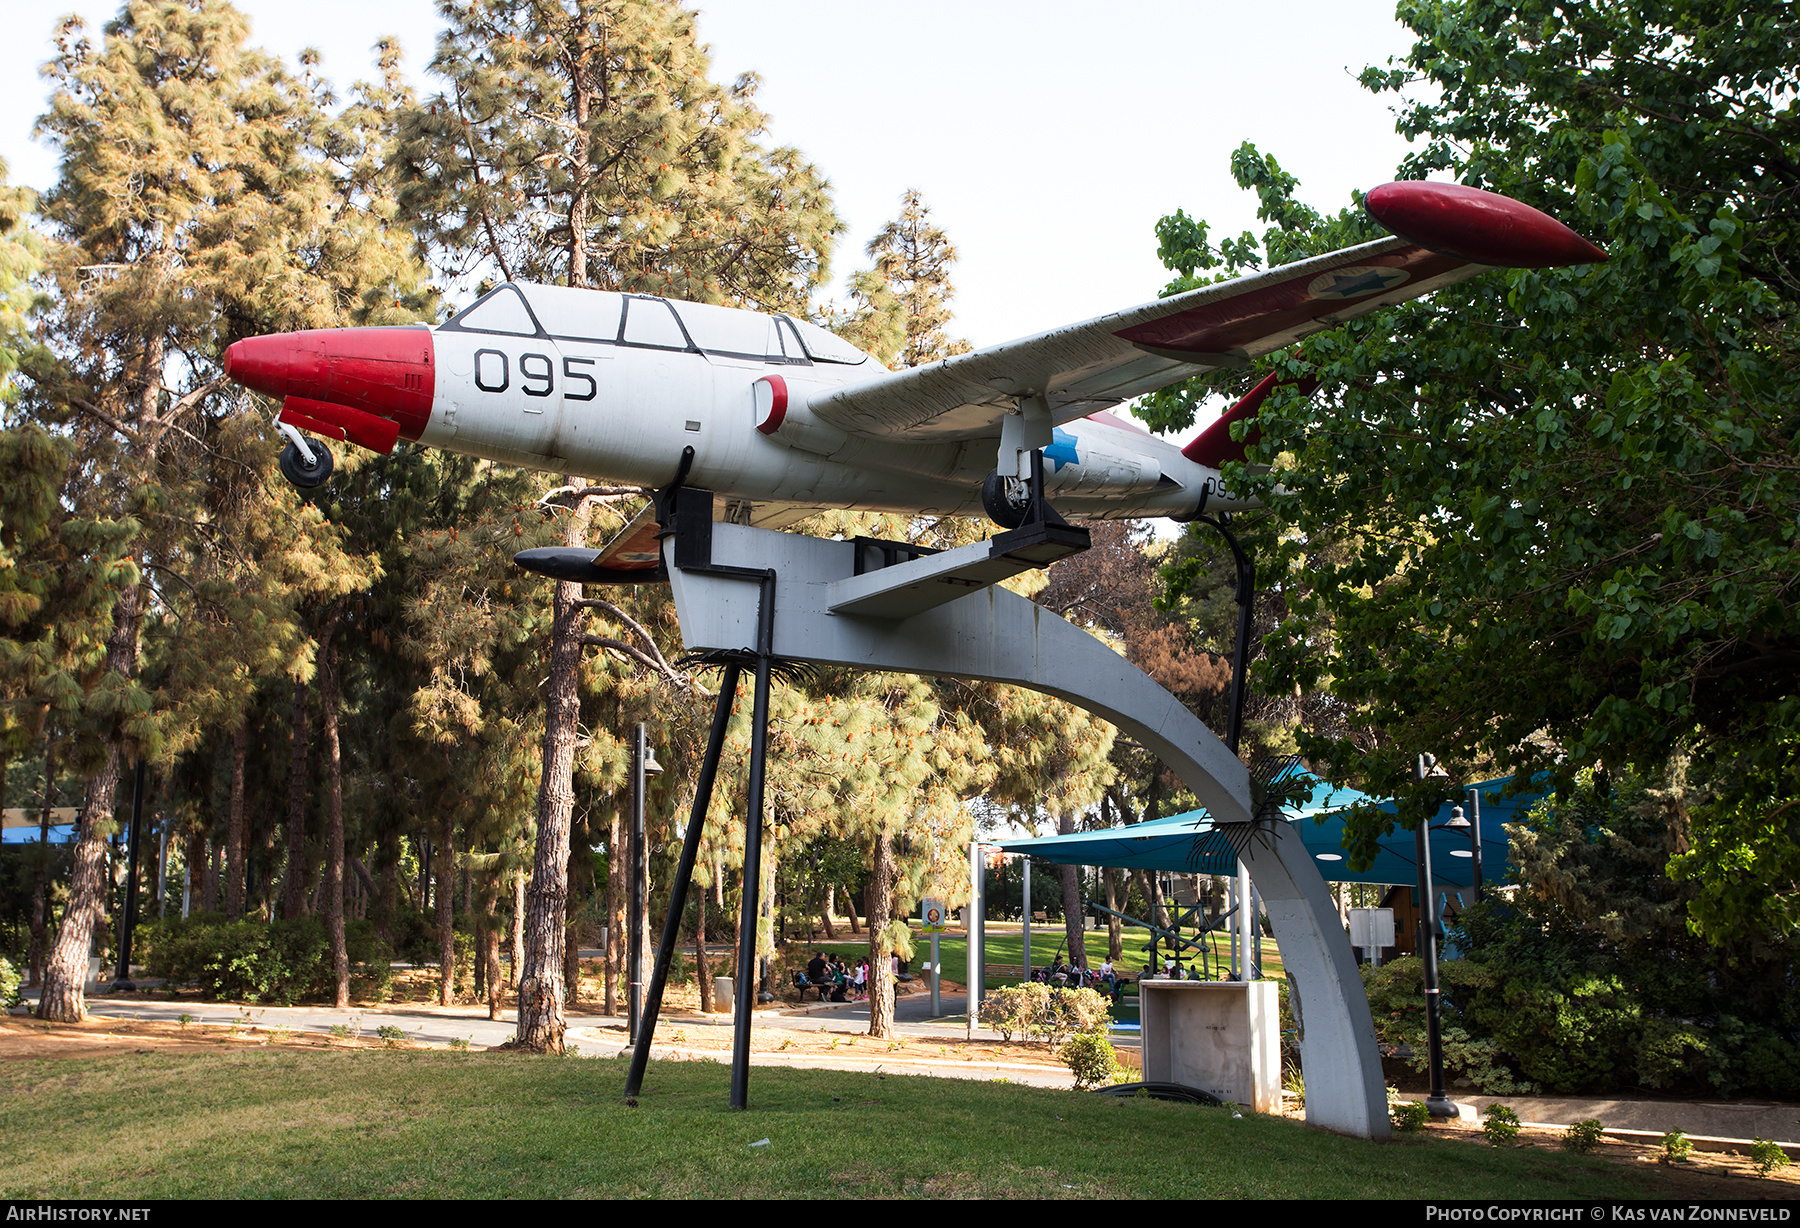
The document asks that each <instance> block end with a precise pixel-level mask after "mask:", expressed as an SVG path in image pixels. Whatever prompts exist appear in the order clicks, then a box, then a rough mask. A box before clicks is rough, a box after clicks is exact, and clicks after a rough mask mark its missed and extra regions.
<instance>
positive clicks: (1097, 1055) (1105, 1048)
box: [1058, 1032, 1119, 1090]
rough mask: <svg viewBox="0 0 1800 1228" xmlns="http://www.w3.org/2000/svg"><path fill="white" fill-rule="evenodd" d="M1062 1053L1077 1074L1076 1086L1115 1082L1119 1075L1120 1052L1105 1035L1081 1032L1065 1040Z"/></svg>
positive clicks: (1064, 1061) (1097, 1085) (1072, 1070)
mask: <svg viewBox="0 0 1800 1228" xmlns="http://www.w3.org/2000/svg"><path fill="white" fill-rule="evenodd" d="M1058 1056H1060V1057H1061V1058H1062V1060H1063V1065H1065V1066H1067V1067H1068V1068H1069V1070H1070V1071H1071V1072H1072V1073H1073V1074H1074V1075H1075V1086H1076V1087H1078V1088H1082V1089H1084V1090H1085V1089H1086V1088H1090V1087H1099V1086H1100V1085H1101V1084H1104V1083H1111V1082H1113V1081H1114V1080H1115V1079H1117V1078H1118V1075H1119V1055H1118V1053H1116V1052H1115V1051H1114V1050H1113V1047H1112V1042H1111V1041H1110V1040H1108V1039H1106V1037H1105V1036H1104V1035H1101V1034H1097V1033H1093V1032H1081V1033H1077V1034H1076V1035H1074V1036H1071V1037H1070V1038H1069V1039H1068V1040H1066V1041H1064V1042H1063V1046H1062V1049H1061V1050H1060V1051H1059V1053H1058Z"/></svg>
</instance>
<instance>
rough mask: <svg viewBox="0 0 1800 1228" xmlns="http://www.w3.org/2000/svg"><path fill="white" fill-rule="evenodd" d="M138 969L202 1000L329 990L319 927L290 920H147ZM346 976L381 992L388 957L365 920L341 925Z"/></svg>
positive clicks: (327, 954)
mask: <svg viewBox="0 0 1800 1228" xmlns="http://www.w3.org/2000/svg"><path fill="white" fill-rule="evenodd" d="M142 932H143V934H144V941H145V949H146V955H145V959H144V963H145V967H146V968H147V970H148V971H149V973H150V974H151V975H152V976H159V977H163V978H165V979H167V980H169V981H171V982H173V983H175V984H177V985H186V984H194V985H198V986H199V988H200V992H201V995H202V996H204V997H205V998H207V999H208V1000H218V999H229V1000H232V1001H243V1002H279V1003H292V1002H296V1001H299V1000H300V999H302V998H314V999H317V998H329V997H331V996H333V994H334V993H335V992H336V988H337V978H336V974H335V972H334V971H333V968H332V963H331V942H330V939H329V938H328V937H327V935H326V933H325V926H324V925H323V924H322V923H321V922H319V921H318V920H316V919H314V918H311V917H305V918H301V919H299V920H296V921H275V922H262V921H223V920H219V919H217V918H215V917H211V916H200V917H190V918H187V919H185V920H182V919H179V918H172V919H169V920H158V921H155V922H152V923H150V924H147V925H145V926H144V927H143V930H142ZM344 945H345V948H346V951H347V952H348V954H349V957H350V969H351V974H352V976H353V977H355V978H356V980H357V981H358V982H359V983H360V985H361V986H364V987H367V988H369V989H372V990H373V991H374V992H376V993H385V992H386V989H387V986H388V984H389V982H390V981H391V978H392V969H391V968H390V966H389V965H390V963H391V960H392V955H391V953H390V952H389V951H388V949H387V946H386V944H385V943H383V942H382V941H381V939H380V938H379V937H378V936H377V935H376V933H375V929H374V926H373V925H372V924H371V923H369V922H367V921H354V922H350V923H348V924H346V925H345V927H344Z"/></svg>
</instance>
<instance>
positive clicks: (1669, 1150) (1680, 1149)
mask: <svg viewBox="0 0 1800 1228" xmlns="http://www.w3.org/2000/svg"><path fill="white" fill-rule="evenodd" d="M1662 1143H1663V1153H1662V1162H1663V1163H1664V1164H1685V1163H1687V1158H1688V1156H1689V1155H1691V1154H1693V1150H1694V1144H1693V1143H1692V1141H1690V1140H1689V1138H1688V1136H1687V1135H1685V1134H1683V1133H1682V1132H1681V1131H1679V1130H1670V1131H1669V1132H1668V1133H1667V1134H1664V1135H1663V1140H1662Z"/></svg>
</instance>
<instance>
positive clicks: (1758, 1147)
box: [1750, 1138, 1793, 1177]
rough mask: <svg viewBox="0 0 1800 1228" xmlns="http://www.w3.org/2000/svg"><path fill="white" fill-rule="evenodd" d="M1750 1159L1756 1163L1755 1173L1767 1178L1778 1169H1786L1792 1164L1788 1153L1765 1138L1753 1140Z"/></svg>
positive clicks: (1777, 1144) (1778, 1144) (1779, 1145)
mask: <svg viewBox="0 0 1800 1228" xmlns="http://www.w3.org/2000/svg"><path fill="white" fill-rule="evenodd" d="M1750 1158H1751V1159H1752V1160H1754V1161H1755V1162H1756V1171H1757V1172H1759V1173H1761V1174H1762V1175H1763V1176H1765V1177H1766V1176H1768V1175H1769V1174H1770V1173H1772V1172H1774V1171H1775V1170H1776V1169H1778V1168H1786V1167H1787V1166H1788V1165H1789V1164H1791V1163H1793V1161H1792V1160H1790V1159H1788V1153H1787V1152H1786V1151H1784V1150H1782V1146H1781V1144H1780V1143H1776V1142H1772V1141H1770V1140H1769V1139H1766V1138H1759V1139H1755V1140H1753V1141H1752V1142H1751V1144H1750Z"/></svg>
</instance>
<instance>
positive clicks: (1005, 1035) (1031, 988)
mask: <svg viewBox="0 0 1800 1228" xmlns="http://www.w3.org/2000/svg"><path fill="white" fill-rule="evenodd" d="M1049 1003H1050V987H1049V986H1048V985H1045V984H1043V983H1041V982H1038V981H1033V982H1031V983H1029V984H1025V985H1002V986H1001V987H1000V988H999V989H994V990H990V991H989V992H988V995H987V997H986V998H984V999H983V1000H982V1003H981V1015H980V1019H981V1024H982V1026H983V1027H988V1028H992V1029H994V1031H996V1032H998V1033H1000V1036H1001V1038H1002V1039H1004V1040H1009V1041H1010V1040H1011V1039H1012V1038H1013V1035H1014V1033H1017V1034H1019V1035H1021V1036H1029V1035H1031V1032H1032V1028H1033V1027H1034V1026H1035V1024H1036V1022H1037V1020H1038V1018H1039V1016H1041V1015H1042V1014H1043V1012H1044V1010H1045V1009H1046V1008H1047V1007H1048V1006H1049Z"/></svg>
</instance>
